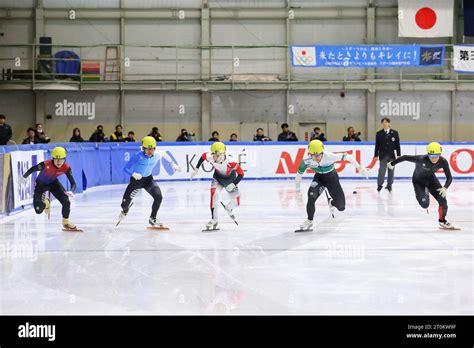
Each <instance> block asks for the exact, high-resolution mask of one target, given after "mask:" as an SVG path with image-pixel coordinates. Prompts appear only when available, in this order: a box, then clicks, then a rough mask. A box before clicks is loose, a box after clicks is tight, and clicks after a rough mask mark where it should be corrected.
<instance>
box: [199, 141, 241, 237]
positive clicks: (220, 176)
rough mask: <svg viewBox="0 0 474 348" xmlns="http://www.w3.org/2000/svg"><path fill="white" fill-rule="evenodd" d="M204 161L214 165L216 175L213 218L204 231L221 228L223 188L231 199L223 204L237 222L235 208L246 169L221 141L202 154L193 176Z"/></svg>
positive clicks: (237, 204)
mask: <svg viewBox="0 0 474 348" xmlns="http://www.w3.org/2000/svg"><path fill="white" fill-rule="evenodd" d="M204 161H207V162H209V163H210V164H211V166H212V167H214V175H213V180H212V184H211V220H210V221H209V222H208V223H207V224H206V228H205V230H203V232H204V231H211V230H212V231H216V230H218V229H219V228H218V214H217V212H218V208H219V193H220V192H221V191H222V189H223V188H225V189H226V191H227V192H228V194H229V198H230V201H229V203H227V204H224V203H222V202H221V204H222V206H223V207H224V210H225V211H226V212H227V213H228V214H229V216H230V218H231V219H232V220H233V221H234V222H235V223H236V224H237V221H235V216H234V213H233V210H234V209H235V208H237V207H238V206H239V205H240V193H239V189H238V187H237V185H238V183H239V182H240V180H242V178H243V177H244V171H243V170H242V168H241V167H240V165H239V164H238V163H237V161H235V160H234V159H233V158H232V157H231V156H229V155H228V154H227V148H226V146H225V144H224V143H221V142H219V141H217V142H215V143H214V144H212V145H211V151H210V152H206V153H203V154H202V155H201V158H199V161H198V163H197V165H196V169H194V171H193V172H192V173H191V178H193V177H194V176H195V175H196V174H197V173H198V171H199V168H200V167H201V165H202V164H203V162H204Z"/></svg>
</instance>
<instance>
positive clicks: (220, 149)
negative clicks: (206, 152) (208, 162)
mask: <svg viewBox="0 0 474 348" xmlns="http://www.w3.org/2000/svg"><path fill="white" fill-rule="evenodd" d="M225 152H226V148H225V144H224V143H221V142H220V141H216V142H215V143H214V144H212V145H211V153H225Z"/></svg>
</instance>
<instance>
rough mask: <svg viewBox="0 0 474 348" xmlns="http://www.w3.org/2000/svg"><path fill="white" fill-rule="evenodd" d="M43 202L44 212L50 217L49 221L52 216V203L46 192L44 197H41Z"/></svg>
mask: <svg viewBox="0 0 474 348" xmlns="http://www.w3.org/2000/svg"><path fill="white" fill-rule="evenodd" d="M41 200H42V201H43V203H44V210H43V211H44V213H45V214H46V215H48V219H49V216H50V214H51V201H50V200H49V198H48V196H47V194H46V192H45V193H43V197H41Z"/></svg>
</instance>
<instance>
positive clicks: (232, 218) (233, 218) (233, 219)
mask: <svg viewBox="0 0 474 348" xmlns="http://www.w3.org/2000/svg"><path fill="white" fill-rule="evenodd" d="M221 204H222V206H223V207H224V210H225V212H226V213H227V215H229V217H230V218H231V220H232V221H234V222H235V224H236V225H237V226H239V223H238V222H237V220H235V216H234V217H232V216H230V214H229V212H228V211H227V210H226V209H225V205H224V203H222V202H221ZM203 232H204V230H203Z"/></svg>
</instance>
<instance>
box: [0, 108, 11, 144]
mask: <svg viewBox="0 0 474 348" xmlns="http://www.w3.org/2000/svg"><path fill="white" fill-rule="evenodd" d="M6 119H7V118H6V117H5V115H0V145H7V143H8V141H9V140H10V139H11V138H12V134H13V133H12V127H10V126H9V125H8V124H6V123H5V121H6Z"/></svg>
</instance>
